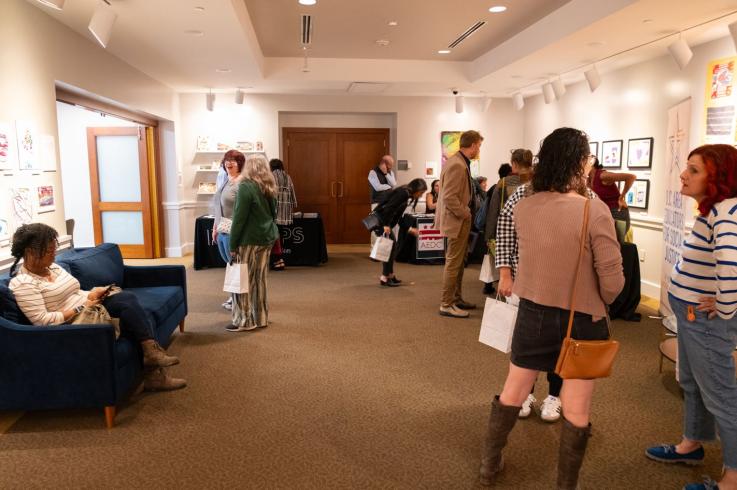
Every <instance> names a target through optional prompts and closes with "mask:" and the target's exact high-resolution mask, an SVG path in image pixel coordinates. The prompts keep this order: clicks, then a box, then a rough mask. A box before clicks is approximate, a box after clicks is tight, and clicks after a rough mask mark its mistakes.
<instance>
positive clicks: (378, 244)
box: [370, 236, 394, 262]
mask: <svg viewBox="0 0 737 490" xmlns="http://www.w3.org/2000/svg"><path fill="white" fill-rule="evenodd" d="M393 246H394V241H393V240H392V239H391V238H387V237H385V236H380V237H378V238H377V239H376V241H375V242H374V246H373V247H372V248H371V255H370V257H371V258H372V259H374V260H378V261H379V262H388V261H389V257H391V254H392V247H393Z"/></svg>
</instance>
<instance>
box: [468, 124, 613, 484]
mask: <svg viewBox="0 0 737 490" xmlns="http://www.w3.org/2000/svg"><path fill="white" fill-rule="evenodd" d="M590 169H591V159H590V158H589V146H588V138H587V136H586V134H584V133H583V132H581V131H579V130H577V129H572V128H559V129H556V130H555V131H553V132H552V133H551V134H550V135H548V136H547V137H546V138H545V140H543V143H542V145H541V147H540V152H539V154H538V164H537V166H536V167H535V172H534V176H533V178H532V182H531V185H530V195H529V196H527V197H525V198H524V199H523V200H522V201H520V203H519V204H517V206H516V207H515V210H514V224H515V229H516V232H517V236H518V239H519V268H518V271H517V275H516V277H515V282H514V286H513V289H512V291H513V292H514V293H515V294H516V295H517V296H519V297H520V305H519V313H518V315H517V323H516V325H515V331H514V337H513V339H512V356H511V359H510V361H511V362H510V364H509V373H508V375H507V379H506V382H505V383H504V389H503V391H502V393H501V395H499V396H497V397H495V399H494V400H493V401H492V404H491V416H490V418H489V427H488V432H487V436H486V443H485V446H484V452H483V455H482V459H481V469H480V480H481V483H482V484H484V485H491V484H493V483H494V482H495V480H496V478H497V476H498V473H499V472H500V471H501V469H502V454H501V453H502V449H503V448H504V446H505V445H506V442H507V436H508V435H509V432H510V431H511V430H512V428H513V427H514V424H515V422H516V421H517V417H518V414H519V411H520V407H521V406H522V403H523V402H524V401H525V399H526V398H527V395H529V393H530V388H532V385H533V383H534V382H535V379H536V377H537V374H538V372H539V371H546V372H550V371H554V370H555V364H556V361H557V359H558V354H559V353H560V348H561V344H562V340H563V338H564V337H565V335H566V330H567V324H568V315H569V310H568V309H569V308H570V300H571V298H570V294H571V290H572V288H573V282H574V271H575V268H576V262H577V261H578V250H579V243H580V239H581V227H582V225H583V211H584V204H585V203H586V200H587V198H586V197H584V196H585V195H586V179H587V175H588V172H589V171H590ZM590 202H591V204H590V209H589V225H588V229H587V232H586V236H585V240H586V244H585V250H584V255H583V260H582V264H581V272H580V275H579V279H578V281H579V282H578V287H577V294H576V298H575V310H576V313H575V316H574V323H573V331H572V337H573V338H576V339H580V340H602V339H606V338H608V337H609V329H608V326H607V322H608V319H607V318H606V315H607V312H606V305H607V304H609V303H611V302H612V301H613V300H614V299H615V298H616V297H617V295H618V294H619V292H620V291H621V289H622V287H623V286H624V274H623V272H622V256H621V253H620V248H619V244H618V243H617V237H616V234H615V229H614V221H613V220H612V216H611V214H610V213H609V209H608V208H607V206H606V205H605V204H604V203H603V202H602V201H600V200H598V199H594V200H591V201H590ZM593 390H594V381H593V380H582V379H566V380H564V382H563V389H562V392H561V401H562V407H563V418H564V420H563V424H562V429H561V439H560V449H559V458H558V482H557V487H558V488H561V489H574V488H576V485H577V482H578V473H579V470H580V468H581V464H582V462H583V457H584V453H585V451H586V443H587V440H588V438H589V436H590V434H591V425H590V424H589V411H590V406H591V395H592V393H593Z"/></svg>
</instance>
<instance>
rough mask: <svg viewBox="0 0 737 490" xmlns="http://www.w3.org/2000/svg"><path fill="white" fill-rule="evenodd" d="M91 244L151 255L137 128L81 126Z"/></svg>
mask: <svg viewBox="0 0 737 490" xmlns="http://www.w3.org/2000/svg"><path fill="white" fill-rule="evenodd" d="M87 146H88V154H89V159H90V184H91V190H92V214H93V223H94V228H95V243H98V244H99V243H103V242H105V243H115V244H117V245H118V246H119V247H120V250H121V252H122V254H123V257H125V258H151V257H153V247H152V239H151V235H152V229H151V223H152V220H151V203H150V200H149V199H150V197H149V196H150V193H149V179H148V172H149V168H148V156H147V147H146V141H145V138H144V137H143V132H142V131H141V130H140V129H139V128H137V127H127V128H87Z"/></svg>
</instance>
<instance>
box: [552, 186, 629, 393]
mask: <svg viewBox="0 0 737 490" xmlns="http://www.w3.org/2000/svg"><path fill="white" fill-rule="evenodd" d="M590 204H591V201H590V199H586V204H585V205H584V209H583V227H582V228H581V245H580V247H579V254H578V264H577V265H576V275H575V278H574V280H573V288H572V290H571V310H570V314H569V316H568V333H566V337H565V338H564V339H563V345H562V346H561V349H560V355H559V356H558V362H557V363H556V366H555V373H556V374H557V375H558V376H560V377H561V378H563V379H596V378H606V377H608V376H609V375H610V374H611V372H612V365H613V364H614V358H615V357H616V356H617V352H618V351H619V342H617V341H616V340H612V338H611V337H612V333H611V328H610V325H609V315H607V328H608V329H609V339H608V340H576V339H572V338H571V330H572V328H573V314H574V312H575V311H574V307H575V305H574V301H575V298H576V288H577V286H578V276H579V272H580V269H581V262H582V261H583V251H584V245H585V243H586V233H587V230H588V224H589V206H590Z"/></svg>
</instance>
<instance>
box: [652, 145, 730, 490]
mask: <svg viewBox="0 0 737 490" xmlns="http://www.w3.org/2000/svg"><path fill="white" fill-rule="evenodd" d="M681 185H682V187H681V194H683V195H684V196H688V197H692V198H693V199H695V200H696V202H698V209H699V216H698V218H696V222H695V223H694V226H693V230H692V231H691V234H690V235H689V237H688V239H686V241H685V242H683V248H682V255H681V260H680V261H679V262H678V264H676V266H675V267H674V268H673V272H672V273H671V280H670V285H669V286H668V302H669V303H670V307H671V309H672V310H673V314H674V315H675V317H676V322H677V324H678V372H679V374H680V376H679V382H680V385H681V388H682V389H683V395H684V405H685V411H684V418H683V437H682V439H681V442H680V443H678V444H676V445H670V444H663V445H660V446H654V447H651V448H648V449H647V450H646V451H645V455H646V456H647V457H648V458H650V459H653V460H655V461H660V462H663V463H685V464H700V463H701V462H703V460H704V448H703V447H702V444H703V443H704V442H711V441H714V440H716V437H717V433H718V434H719V439H720V441H721V445H722V461H723V463H724V474H723V475H722V479H721V481H719V482H718V483H717V482H715V481H714V480H712V479H711V478H709V477H706V478H705V480H704V482H703V483H692V484H690V485H686V486H685V487H684V489H686V490H713V489H717V488H718V489H720V490H735V489H737V379H735V361H734V357H733V353H734V350H735V346H736V345H737V319H736V318H735V313H736V312H737V149H735V148H734V147H733V146H730V145H704V146H700V147H698V148H696V149H695V150H693V151H692V152H691V154H690V155H689V156H688V162H687V165H686V169H685V170H684V171H683V173H681Z"/></svg>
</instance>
